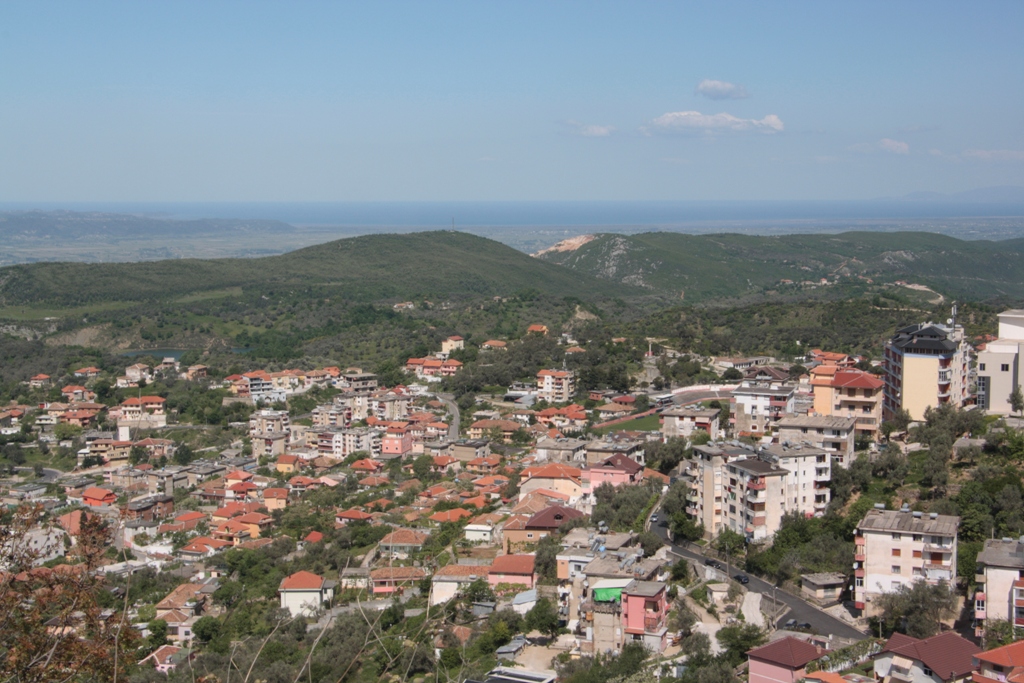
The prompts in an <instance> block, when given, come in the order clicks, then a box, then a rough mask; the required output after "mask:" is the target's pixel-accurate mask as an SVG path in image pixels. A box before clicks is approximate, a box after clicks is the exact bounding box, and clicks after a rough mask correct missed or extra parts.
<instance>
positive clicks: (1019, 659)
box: [974, 641, 1024, 668]
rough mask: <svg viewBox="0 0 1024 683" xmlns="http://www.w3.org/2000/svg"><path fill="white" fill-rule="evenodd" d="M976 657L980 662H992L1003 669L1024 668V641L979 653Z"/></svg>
mask: <svg viewBox="0 0 1024 683" xmlns="http://www.w3.org/2000/svg"><path fill="white" fill-rule="evenodd" d="M974 656H975V657H976V658H977V659H979V660H980V661H983V662H991V663H992V664H997V665H999V666H1003V667H1008V668H1011V667H1018V666H1024V641H1019V642H1016V643H1010V644H1009V645H1004V646H1002V647H997V648H994V649H992V650H986V651H985V652H979V653H978V654H976V655H974Z"/></svg>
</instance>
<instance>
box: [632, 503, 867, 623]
mask: <svg viewBox="0 0 1024 683" xmlns="http://www.w3.org/2000/svg"><path fill="white" fill-rule="evenodd" d="M659 516H660V518H661V519H662V520H665V521H666V522H667V520H668V515H667V513H665V511H664V510H661V509H659ZM651 528H652V530H653V531H654V532H655V533H656V534H658V535H659V536H660V537H661V538H662V539H663V540H664V541H665V545H667V546H668V547H669V548H670V549H671V550H672V552H674V553H676V554H677V555H682V556H683V557H686V558H688V559H691V560H696V561H697V562H699V563H703V562H704V556H703V555H701V554H699V553H696V552H694V551H692V550H690V549H689V548H684V547H682V546H679V545H676V544H675V543H673V542H672V541H670V540H669V538H668V526H667V525H666V526H661V525H660V524H652V525H651ZM731 573H732V575H736V574H738V573H740V570H739V569H737V568H735V567H733V568H732V570H731ZM743 573H746V572H743ZM748 576H749V577H750V583H749V584H747V586H746V588H747V590H750V591H756V592H759V593H761V594H762V596H763V597H762V600H763V599H767V598H768V597H770V596H771V595H772V589H773V586H772V584H770V583H769V582H767V581H765V580H763V579H761V578H758V577H756V576H754V575H752V574H750V575H748ZM775 598H776V599H777V600H778V601H779V602H780V603H783V604H784V605H786V606H787V607H789V611H788V612H786V613H784V614H783V615H782V616H780V617H779V621H778V622H777V624H776V625H778V623H781V622H784V621H786V620H788V619H796V620H797V622H807V623H808V624H810V625H811V627H812V628H813V629H814V630H815V631H817V632H818V633H819V634H821V635H826V636H827V635H835V636H839V637H842V638H856V639H858V640H863V639H864V638H865V637H866V634H864V633H862V632H861V631H858V630H857V629H855V628H854V627H853V626H851V625H850V624H847V623H846V622H844V621H840V620H839V619H836V618H835V617H833V616H831V615H830V614H826V613H825V612H823V611H821V610H820V609H818V608H817V607H814V606H813V605H810V604H808V603H806V602H804V601H803V600H801V599H800V598H798V597H796V596H795V595H791V594H789V593H786V592H784V591H781V590H776V591H775Z"/></svg>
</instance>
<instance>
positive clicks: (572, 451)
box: [536, 436, 587, 462]
mask: <svg viewBox="0 0 1024 683" xmlns="http://www.w3.org/2000/svg"><path fill="white" fill-rule="evenodd" d="M586 448H587V442H586V441H584V440H583V439H568V438H565V437H562V438H558V439H552V438H550V437H547V436H545V437H542V438H540V439H538V440H537V446H536V449H537V459H538V460H550V461H551V462H580V461H585V460H586V457H587V451H586Z"/></svg>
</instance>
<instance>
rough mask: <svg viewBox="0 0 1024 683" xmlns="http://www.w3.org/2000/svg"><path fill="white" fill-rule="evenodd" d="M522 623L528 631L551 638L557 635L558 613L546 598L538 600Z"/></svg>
mask: <svg viewBox="0 0 1024 683" xmlns="http://www.w3.org/2000/svg"><path fill="white" fill-rule="evenodd" d="M524 621H525V625H526V629H527V630H528V631H540V632H541V633H543V634H544V635H547V636H551V637H554V636H555V635H557V634H558V628H559V625H558V612H557V611H555V606H554V604H553V603H552V602H551V600H549V599H548V598H539V599H538V600H537V603H536V604H535V605H534V606H533V609H531V610H530V611H529V612H527V613H526V619H525V620H524Z"/></svg>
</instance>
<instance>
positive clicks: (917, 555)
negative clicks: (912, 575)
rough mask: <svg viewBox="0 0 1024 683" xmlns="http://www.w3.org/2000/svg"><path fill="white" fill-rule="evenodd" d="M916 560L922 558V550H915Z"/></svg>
mask: <svg viewBox="0 0 1024 683" xmlns="http://www.w3.org/2000/svg"><path fill="white" fill-rule="evenodd" d="M914 558H915V559H920V558H921V551H920V550H915V551H914Z"/></svg>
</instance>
